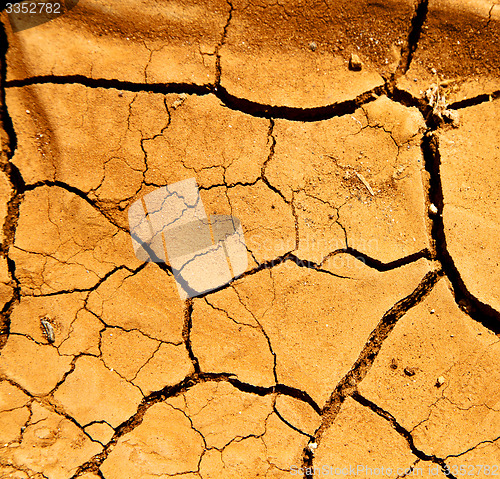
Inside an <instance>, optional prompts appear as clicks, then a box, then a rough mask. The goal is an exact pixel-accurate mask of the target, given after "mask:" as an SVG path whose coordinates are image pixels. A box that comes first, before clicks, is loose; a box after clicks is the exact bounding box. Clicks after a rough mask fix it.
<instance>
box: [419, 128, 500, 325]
mask: <svg viewBox="0 0 500 479" xmlns="http://www.w3.org/2000/svg"><path fill="white" fill-rule="evenodd" d="M422 151H423V155H424V162H425V168H426V170H427V171H428V173H429V175H430V187H429V201H430V203H432V204H434V205H435V206H436V208H437V214H435V215H433V217H432V220H433V223H432V238H433V242H434V248H435V254H436V259H437V260H438V261H439V262H440V263H441V265H442V268H443V270H444V272H445V274H446V276H447V277H448V279H449V280H450V282H451V284H452V286H453V293H454V296H455V301H456V303H457V304H458V306H459V307H460V309H462V310H463V311H465V312H466V313H467V314H469V316H470V317H472V318H473V319H474V320H475V321H477V322H479V323H481V324H482V325H483V326H484V327H486V328H488V329H489V330H491V331H493V332H494V333H495V334H500V313H499V312H498V311H496V310H495V309H493V308H492V307H491V306H490V305H488V304H486V303H483V302H482V301H481V300H479V299H478V298H476V297H475V296H474V295H473V294H472V293H470V292H469V290H468V289H467V287H466V285H465V283H464V281H463V279H462V277H461V276H460V272H459V271H458V268H457V267H456V265H455V261H454V260H453V258H452V257H451V255H450V253H449V251H448V248H447V242H446V234H445V227H444V220H443V207H444V197H443V185H442V182H441V175H440V168H441V155H440V152H439V139H438V137H437V135H435V134H434V131H430V132H428V134H427V135H425V136H424V138H423V141H422Z"/></svg>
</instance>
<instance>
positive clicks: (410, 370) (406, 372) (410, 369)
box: [404, 368, 415, 376]
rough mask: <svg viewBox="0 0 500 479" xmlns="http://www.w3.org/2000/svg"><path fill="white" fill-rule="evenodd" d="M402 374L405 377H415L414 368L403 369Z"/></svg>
mask: <svg viewBox="0 0 500 479" xmlns="http://www.w3.org/2000/svg"><path fill="white" fill-rule="evenodd" d="M404 372H405V374H406V375H407V376H415V369H414V368H404Z"/></svg>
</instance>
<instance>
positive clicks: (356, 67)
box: [349, 53, 363, 72]
mask: <svg viewBox="0 0 500 479" xmlns="http://www.w3.org/2000/svg"><path fill="white" fill-rule="evenodd" d="M362 68H363V62H362V61H361V59H360V58H359V57H358V55H356V54H355V53H351V59H350V60H349V69H350V70H352V71H355V72H359V71H361V69H362Z"/></svg>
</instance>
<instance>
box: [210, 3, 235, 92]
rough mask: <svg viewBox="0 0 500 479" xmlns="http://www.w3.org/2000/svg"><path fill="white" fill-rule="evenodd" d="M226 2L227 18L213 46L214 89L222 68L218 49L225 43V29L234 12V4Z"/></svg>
mask: <svg viewBox="0 0 500 479" xmlns="http://www.w3.org/2000/svg"><path fill="white" fill-rule="evenodd" d="M227 4H228V5H229V13H228V15H227V20H226V24H225V25H224V29H223V30H222V35H221V39H220V42H219V44H218V45H217V47H216V48H215V86H214V90H218V89H219V88H220V81H221V76H222V69H221V65H220V49H221V48H222V47H223V46H224V44H225V43H226V38H227V30H228V28H229V24H230V23H231V20H232V18H233V12H234V5H233V4H232V3H231V1H230V0H227Z"/></svg>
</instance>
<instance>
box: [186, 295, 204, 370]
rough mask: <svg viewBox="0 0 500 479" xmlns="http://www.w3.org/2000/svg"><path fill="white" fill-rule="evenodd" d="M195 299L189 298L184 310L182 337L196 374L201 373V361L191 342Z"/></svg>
mask: <svg viewBox="0 0 500 479" xmlns="http://www.w3.org/2000/svg"><path fill="white" fill-rule="evenodd" d="M192 316H193V300H192V299H189V300H187V301H186V310H185V311H184V327H183V328H182V339H183V340H184V345H185V346H186V349H187V352H188V355H189V359H190V360H191V362H192V363H193V367H194V372H195V373H196V374H199V373H200V362H199V361H198V358H197V357H196V356H195V354H194V352H193V347H192V344H191V328H192V327H193V318H192Z"/></svg>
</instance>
